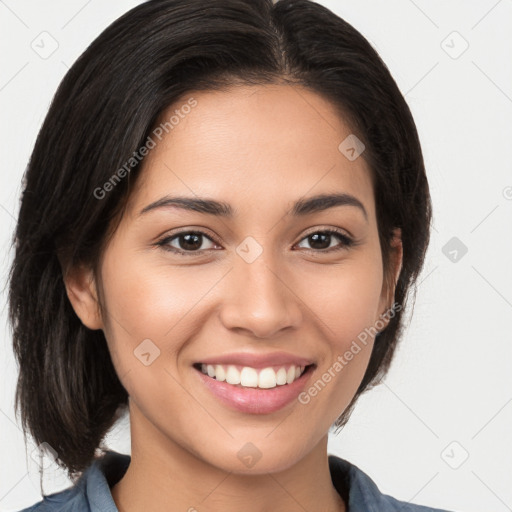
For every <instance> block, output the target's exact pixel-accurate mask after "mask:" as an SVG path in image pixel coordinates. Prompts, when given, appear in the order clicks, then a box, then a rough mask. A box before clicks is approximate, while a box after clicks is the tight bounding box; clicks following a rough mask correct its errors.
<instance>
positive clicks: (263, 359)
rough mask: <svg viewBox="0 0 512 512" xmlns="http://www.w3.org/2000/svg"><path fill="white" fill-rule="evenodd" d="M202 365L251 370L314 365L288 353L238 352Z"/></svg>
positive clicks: (206, 361) (205, 361) (221, 356)
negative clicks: (218, 365) (248, 368)
mask: <svg viewBox="0 0 512 512" xmlns="http://www.w3.org/2000/svg"><path fill="white" fill-rule="evenodd" d="M199 363H202V364H212V365H213V364H224V365H227V364H232V365H240V366H250V367H251V368H266V367H269V366H279V365H295V366H309V365H310V364H313V361H312V360H311V359H307V358H304V357H300V356H296V355H293V354H289V353H287V352H268V353H266V354H249V353H247V352H237V353H232V354H223V355H219V356H213V357H209V358H207V359H202V360H201V361H199Z"/></svg>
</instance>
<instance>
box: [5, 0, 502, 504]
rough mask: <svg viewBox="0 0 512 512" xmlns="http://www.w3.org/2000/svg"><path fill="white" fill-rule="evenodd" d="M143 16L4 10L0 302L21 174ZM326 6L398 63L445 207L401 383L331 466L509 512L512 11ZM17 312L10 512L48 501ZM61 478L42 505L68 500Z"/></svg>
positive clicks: (464, 4) (8, 447)
mask: <svg viewBox="0 0 512 512" xmlns="http://www.w3.org/2000/svg"><path fill="white" fill-rule="evenodd" d="M205 1H206V0H205ZM138 3H140V2H138V1H135V0H130V1H127V0H123V1H120V0H115V1H114V0H111V1H109V2H103V1H100V0H89V1H86V0H60V1H56V0H53V1H52V2H49V1H46V2H40V1H36V0H23V1H15V0H0V40H1V43H2V49H3V51H2V53H1V57H0V58H1V66H0V70H1V71H0V106H1V130H2V131H1V136H0V141H1V144H2V146H1V155H2V164H1V170H0V173H1V177H2V180H1V186H0V251H1V254H2V259H1V263H0V269H1V273H2V290H3V288H4V283H5V279H6V277H7V271H8V267H9V263H10V259H11V257H12V253H11V252H10V250H9V244H10V239H11V233H12V230H13V229H14V226H15V218H16V214H17V208H18V199H19V193H20V183H21V178H22V173H23V171H24V169H25V166H26V163H27V160H28V157H29V155H30V152H31V149H32V146H33V144H34V141H35V138H36V135H37V131H38V129H39V127H40V125H41V123H42V121H43V119H44V116H45V114H46V111H47V108H48V106H49V102H50V100H51V98H52V96H53V94H54V92H55V89H56V87H57V85H58V83H59V82H60V80H61V79H62V77H63V75H64V73H65V72H66V71H67V69H68V67H69V66H70V65H71V64H72V63H73V62H74V61H75V59H76V58H77V57H78V56H79V55H80V53H81V52H82V51H83V50H84V49H85V48H86V46H87V45H88V44H89V43H90V42H91V41H92V40H93V39H94V38H95V37H96V36H97V35H98V34H99V33H100V31H101V30H102V29H103V28H105V27H106V26H107V25H108V24H109V23H111V22H112V21H113V20H114V19H116V18H117V17H119V16H120V15H121V14H122V13H124V12H126V11H127V10H128V9H129V8H131V7H132V6H134V5H136V4H138ZM319 3H322V4H323V5H325V6H327V7H328V8H330V9H332V10H333V11H335V12H336V13H337V14H339V15H340V16H342V17H343V18H345V19H346V20H347V21H348V22H349V23H351V24H353V25H354V26H355V27H356V28H357V29H358V30H359V31H360V32H362V33H363V35H365V36H366V37H367V38H368V39H369V40H370V42H371V43H372V44H373V45H374V47H375V48H376V49H377V50H378V51H379V53H380V54H381V56H382V57H383V59H384V61H385V62H386V63H387V64H388V66H389V68H390V70H391V73H392V74H393V76H394V77H395V79H396V81H397V83H398V85H399V87H400V89H401V90H402V92H403V93H404V95H405V97H406V100H407V102H408V104H409V105H410V107H411V110H412V112H413V115H414V117H415V120H416V123H417V126H418V130H419V133H420V138H421V141H422V145H423V150H424V155H425V160H426V165H427V170H428V171H427V172H428V176H429V181H430V186H431V192H432V197H433V203H434V228H433V232H432V243H431V246H430V248H429V252H428V255H427V261H426V267H425V270H424V272H423V274H422V276H421V278H420V281H421V284H420V286H419V289H418V297H417V301H416V307H415V310H414V317H413V318H412V320H411V322H410V326H409V327H408V329H407V331H406V333H405V338H404V340H403V342H402V346H401V347H400V350H399V352H398V354H397V357H396V360H395V362H394V364H393V366H392V369H391V372H390V374H389V376H388V378H387V379H386V381H385V383H384V384H383V385H381V386H380V387H379V388H377V389H375V390H373V391H371V392H370V393H368V394H367V395H366V396H364V397H363V398H362V399H361V401H360V403H359V407H358V408H356V411H355V412H354V414H353V416H352V418H351V420H350V422H349V424H348V425H347V426H346V428H345V429H344V431H342V433H341V434H339V435H338V436H337V437H332V436H331V438H330V444H329V451H330V452H331V453H334V454H337V455H340V456H341V457H344V458H347V459H348V460H350V461H351V462H353V463H355V464H357V465H358V466H359V467H360V468H361V469H363V470H364V471H366V472H367V473H369V474H370V476H372V478H373V479H374V480H375V481H376V483H377V484H378V486H379V487H380V489H381V490H382V491H384V492H386V493H388V494H391V495H393V496H395V497H397V498H399V499H403V500H411V501H413V502H416V503H422V504H429V505H432V506H438V507H442V508H447V509H451V510H457V511H467V512H481V511H483V510H485V511H486V512H490V511H495V512H502V511H503V512H504V511H507V510H512V487H511V485H510V482H511V479H512V439H511V438H512V429H511V426H512V385H511V384H512V372H510V366H511V360H512V357H511V356H512V343H511V341H512V340H511V334H510V325H509V324H510V320H511V319H512V286H511V285H512V265H511V255H512V236H511V235H512V229H511V228H512V163H511V157H510V147H511V141H512V127H511V119H512V35H511V34H512V1H511V0H500V1H496V0H481V1H476V0H473V1H468V0H464V1H463V0H458V1H455V0H453V1H441V0H430V1H427V0H421V1H420V0H415V1H412V0H388V1H386V2H382V1H378V0H359V1H357V2H356V1H355V0H352V1H345V0H322V1H320V2H319ZM454 31H455V32H457V34H454V33H453V32H454ZM466 44H467V45H469V46H468V48H467V49H466V50H465V51H463V50H464V48H465V46H466ZM57 45H58V47H57ZM54 47H55V48H54ZM54 49H55V51H54V52H53V53H51V51H52V50H54ZM50 53H51V55H50ZM43 57H44V58H43ZM453 237H456V238H457V240H455V241H453V240H452V241H451V242H450V244H449V245H448V246H446V244H447V243H449V241H450V240H451V239H452V238H453ZM451 244H455V245H451ZM457 244H458V245H457ZM461 244H464V245H465V246H466V247H467V253H466V254H464V255H462V251H461V250H460V247H461ZM443 248H444V252H443ZM454 250H455V251H457V252H456V253H455V252H453V251H454ZM450 251H451V252H450ZM445 253H446V254H447V255H445ZM453 259H455V261H452V260H453ZM5 300H6V295H5V290H3V291H2V297H1V303H2V304H1V305H2V309H1V311H0V312H1V318H0V324H1V326H2V328H3V331H2V334H1V344H0V351H1V352H0V353H1V362H0V368H1V369H2V371H1V375H0V461H1V463H0V510H2V511H13V510H19V509H20V508H23V507H25V506H28V505H30V504H32V503H34V502H36V501H37V500H39V499H40V494H39V473H38V470H37V465H36V463H35V462H34V461H33V460H32V459H31V458H30V456H29V457H28V458H27V456H26V453H25V447H24V444H23V436H22V432H21V431H20V429H19V427H18V425H17V422H16V420H15V417H14V412H13V397H14V385H15V379H16V375H17V369H16V365H15V362H14V358H13V356H12V349H11V345H10V344H11V337H10V331H9V327H8V325H7V320H6V302H5ZM128 436H129V432H128V430H127V421H126V420H125V421H124V422H121V423H120V424H119V425H118V427H116V429H115V430H114V432H112V434H111V435H109V440H110V446H111V447H112V448H113V449H117V450H119V451H124V452H126V453H129V437H128ZM33 448H34V447H33V446H32V445H29V447H28V452H29V454H30V452H31V450H32V449H33ZM466 457H467V459H466V460H464V459H465V458H466ZM53 467H54V466H53ZM53 467H49V468H48V469H47V470H46V472H45V473H46V474H47V476H46V478H45V480H44V483H45V487H44V488H45V491H46V492H50V491H52V492H53V491H56V490H60V489H62V488H64V487H66V486H68V485H69V481H68V480H67V479H66V478H65V477H64V476H63V474H62V473H61V472H54V471H52V469H53Z"/></svg>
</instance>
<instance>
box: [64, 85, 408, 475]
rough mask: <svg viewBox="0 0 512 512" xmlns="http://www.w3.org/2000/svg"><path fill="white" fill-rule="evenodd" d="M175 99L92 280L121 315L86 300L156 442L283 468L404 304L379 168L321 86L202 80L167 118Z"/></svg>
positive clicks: (219, 462)
mask: <svg viewBox="0 0 512 512" xmlns="http://www.w3.org/2000/svg"><path fill="white" fill-rule="evenodd" d="M190 98H193V99H194V100H195V102H197V103H195V104H194V107H193V108H190V109H189V108H183V105H186V104H187V101H188V100H189V99H190ZM188 104H193V103H188ZM175 110H178V111H180V112H181V115H180V116H178V117H176V118H175V119H174V122H173V124H172V129H170V128H169V125H168V126H167V129H168V133H166V132H165V130H164V131H163V136H161V140H159V139H158V137H153V139H154V142H155V143H156V145H155V147H153V148H152V149H151V150H150V151H149V154H148V155H147V156H146V158H145V161H144V168H143V170H142V174H141V176H140V178H139V181H138V182H137V188H136V190H135V191H134V193H133V194H132V196H131V198H130V201H129V204H128V208H127V210H126V212H125V214H124V216H123V218H122V220H121V223H120V225H119V228H118V229H117V231H116V232H115V234H114V236H113V238H112V240H111V241H110V243H109V245H108V247H107V248H106V250H105V251H104V253H103V256H102V260H101V265H100V269H101V272H100V276H99V277H100V280H99V281H98V283H99V282H100V283H101V288H100V285H99V284H98V285H97V286H96V287H94V285H92V286H91V287H90V293H91V296H95V297H97V293H98V292H101V298H102V301H103V306H104V308H103V314H102V315H100V314H97V313H94V307H93V302H92V301H91V302H90V304H88V302H87V299H86V298H83V300H81V301H78V300H77V299H76V296H79V295H80V293H82V297H84V295H83V293H84V292H83V290H82V291H80V290H79V289H78V287H77V288H76V289H75V291H76V292H77V293H76V294H74V297H75V299H74V302H73V304H74V306H75V310H77V312H78V313H79V315H80V316H81V318H82V320H83V321H84V323H86V324H88V325H89V326H90V327H91V328H101V329H103V331H104V333H105V336H106V338H107V341H108V345H109V348H110V351H111V354H112V358H113V362H114V365H115V368H116V371H117V373H118V375H119V377H120V379H121V382H122V383H123V385H124V386H125V388H126V390H127V391H128V394H129V396H130V410H131V413H132V420H133V421H136V422H138V427H137V429H136V430H137V433H138V434H137V435H140V439H139V440H141V439H142V438H143V437H144V438H145V439H149V438H151V439H153V440H157V441H156V442H157V443H160V445H161V446H162V447H165V446H167V447H169V448H170V447H174V448H176V447H179V449H180V450H184V451H186V452H187V453H190V454H192V455H193V456H195V457H197V458H198V459H200V460H202V461H205V462H207V463H209V464H211V465H213V466H216V467H219V468H222V469H223V470H225V471H231V472H238V473H244V472H247V473H249V472H250V473H265V472H269V471H278V470H283V469H285V468H287V467H289V466H291V465H292V464H294V463H296V462H298V461H299V460H300V459H301V458H303V457H305V456H306V454H308V453H309V452H311V451H312V450H313V448H314V447H315V446H317V445H318V444H319V443H320V441H321V440H322V439H325V436H326V434H327V432H328V430H329V427H330V426H331V425H332V424H333V422H334V421H335V420H336V418H337V417H338V416H339V415H340V414H341V413H342V412H343V410H344V409H345V408H346V406H347V405H348V403H349V402H350V400H351V398H352V397H353V396H354V394H355V392H356V390H357V388H358V386H359V384H360V382H361V379H362V377H363V375H364V372H365V370H366V367H367V364H368V360H369V357H370V353H371V349H372V346H373V341H374V339H373V335H372V334H370V335H368V332H370V333H371V332H374V331H371V330H370V331H369V328H371V327H373V326H375V324H376V322H377V321H378V320H379V319H380V315H381V314H382V313H383V312H385V311H386V310H388V309H389V306H390V304H391V302H392V301H390V300H389V297H390V296H391V298H392V296H393V295H392V293H391V295H389V294H387V293H386V291H387V292H389V290H386V289H385V286H384V282H385V281H384V278H383V277H384V276H383V268H382V256H381V247H380V245H379V238H378V231H377V220H376V216H375V199H374V191H373V188H372V182H371V178H370V172H369V169H368V168H367V166H366V163H365V161H364V159H363V157H359V158H356V159H353V158H352V159H349V158H347V156H346V154H344V153H342V152H341V151H340V149H339V146H340V143H341V142H342V141H344V139H346V137H347V136H349V135H350V133H351V132H350V129H349V127H348V126H347V125H345V124H344V122H343V119H340V117H339V115H337V114H336V113H335V111H334V108H333V107H332V105H331V104H330V103H329V102H327V101H326V100H324V99H323V98H322V97H320V96H318V95H316V94H315V93H313V92H311V91H308V90H306V89H303V88H299V87H291V86H287V85H274V86H246V87H238V88H232V89H229V90H225V91H222V92H220V91H217V92H198V93H195V94H192V93H191V94H190V95H188V96H187V97H185V98H184V99H183V101H181V102H178V103H176V104H175V105H173V107H172V108H171V109H169V111H168V112H167V113H166V115H164V116H163V119H165V120H168V119H169V118H170V117H171V115H172V114H173V112H174V111H175ZM185 112H186V113H185ZM177 119H179V121H178V122H176V120H177ZM151 145H153V144H151ZM319 195H338V196H339V197H338V200H337V201H334V200H333V201H330V202H329V201H326V200H323V201H322V200H320V201H316V202H315V201H313V202H310V200H311V199H312V198H314V197H316V196H319ZM172 198H174V200H173V199H172ZM175 198H189V199H190V200H192V201H198V200H205V201H208V203H206V205H204V204H203V206H201V205H199V206H198V205H197V203H196V206H195V207H194V206H192V207H190V208H187V207H186V206H185V204H184V203H183V202H182V203H181V204H180V203H179V202H176V201H175ZM340 198H341V199H340ZM216 203H221V204H220V206H219V205H217V204H216ZM189 206H190V205H189ZM400 257H401V255H400ZM69 286H70V288H72V287H73V286H74V285H73V283H70V284H69ZM95 315H97V316H95ZM379 327H381V328H382V322H380V324H379ZM364 332H366V336H364V335H362V334H361V333H364ZM363 338H364V339H365V342H364V343H363V342H362V341H361V340H362V339H363ZM358 340H359V341H358ZM354 342H356V345H354ZM355 346H357V347H358V348H355ZM348 352H350V353H351V354H352V356H351V357H350V355H349V354H348ZM202 370H204V371H206V372H207V373H208V371H209V372H210V375H205V374H204V373H203V371H202ZM302 372H303V373H302ZM226 379H227V381H226ZM239 379H241V381H242V382H241V383H240V384H236V383H237V382H239ZM255 386H257V387H255ZM259 386H261V387H259ZM132 428H133V427H132ZM132 436H133V432H132ZM246 455H249V456H253V458H254V457H255V459H258V457H260V458H259V460H257V462H256V463H255V464H253V465H252V466H251V465H250V464H248V463H247V460H248V459H247V458H245V457H246Z"/></svg>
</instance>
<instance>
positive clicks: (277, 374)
mask: <svg viewBox="0 0 512 512" xmlns="http://www.w3.org/2000/svg"><path fill="white" fill-rule="evenodd" d="M193 366H194V368H195V369H196V370H198V371H200V372H201V373H203V374H204V375H207V376H208V377H210V378H212V379H214V380H217V381H219V382H226V383H227V384H231V385H232V386H235V387H238V388H259V389H272V388H276V387H280V386H286V385H289V384H292V383H293V382H295V381H296V380H298V379H300V378H301V377H302V376H303V375H304V374H306V373H309V372H311V371H312V369H313V368H314V367H315V364H310V365H307V366H297V365H294V364H288V365H281V366H279V365H278V366H276V367H272V366H269V367H266V368H259V369H256V368H252V367H250V366H240V365H234V364H204V363H195V364H194V365H193Z"/></svg>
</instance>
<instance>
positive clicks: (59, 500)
mask: <svg viewBox="0 0 512 512" xmlns="http://www.w3.org/2000/svg"><path fill="white" fill-rule="evenodd" d="M57 511H59V512H68V511H73V512H89V511H90V508H89V506H88V503H87V500H86V498H85V495H84V493H83V492H81V489H80V487H79V486H77V485H75V486H73V487H70V488H68V489H64V490H63V491H59V492H56V493H53V494H49V495H48V496H44V498H43V499H42V500H41V501H38V502H37V503H34V504H33V505H31V506H30V507H28V508H24V509H23V510H20V511H19V512H57Z"/></svg>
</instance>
